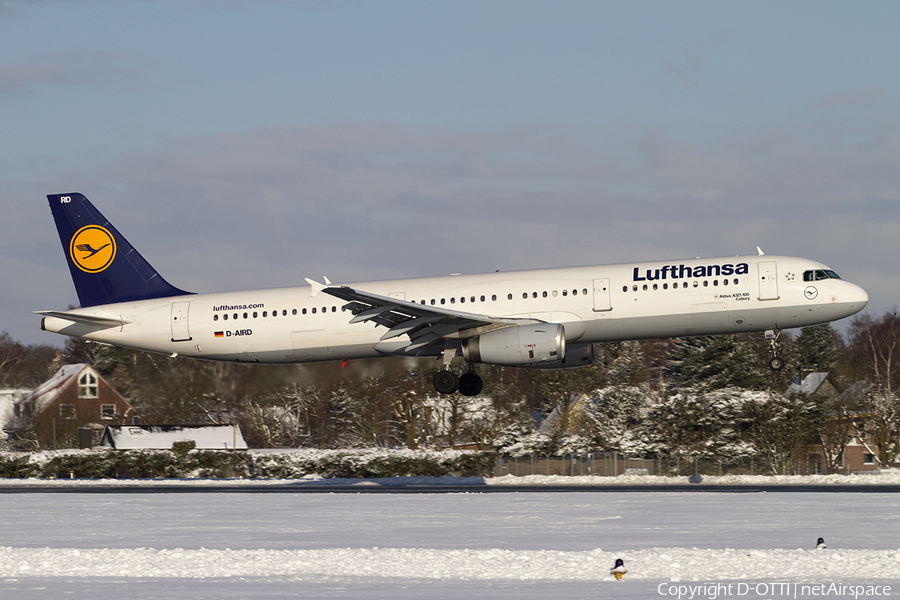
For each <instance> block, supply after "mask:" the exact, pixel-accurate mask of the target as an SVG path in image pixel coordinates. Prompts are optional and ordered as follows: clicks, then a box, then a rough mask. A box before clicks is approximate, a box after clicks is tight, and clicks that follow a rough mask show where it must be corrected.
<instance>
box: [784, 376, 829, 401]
mask: <svg viewBox="0 0 900 600" xmlns="http://www.w3.org/2000/svg"><path fill="white" fill-rule="evenodd" d="M826 379H828V373H810V374H808V375H807V376H806V377H804V378H803V381H800V377H799V376H798V377H797V379H795V380H794V382H793V383H792V384H791V386H790V387H789V388H788V389H787V391H786V392H785V393H784V395H785V396H793V395H794V394H814V393H815V392H816V390H818V389H819V388H820V387H822V384H823V383H825V380H826Z"/></svg>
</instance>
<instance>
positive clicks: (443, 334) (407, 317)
mask: <svg viewBox="0 0 900 600" xmlns="http://www.w3.org/2000/svg"><path fill="white" fill-rule="evenodd" d="M307 281H308V282H309V283H310V285H312V286H313V295H315V294H317V293H319V292H322V293H325V294H328V295H330V296H334V297H335V298H340V299H341V300H345V301H346V302H347V304H345V305H344V306H343V308H344V309H345V310H348V311H350V312H351V313H353V317H352V318H351V319H350V322H351V323H362V322H365V321H372V322H373V323H375V325H376V326H380V327H385V328H386V329H387V331H385V333H384V335H383V336H381V340H382V341H386V340H390V339H393V338H397V337H400V336H402V335H408V336H409V340H410V342H409V344H408V345H407V346H405V347H404V348H402V352H404V353H406V354H414V355H421V354H432V353H434V352H435V351H437V352H441V351H443V349H444V340H445V339H462V338H466V337H472V336H475V335H479V334H482V333H486V332H488V331H492V330H494V329H503V328H505V327H510V326H513V325H522V324H524V323H537V322H539V321H536V320H534V319H509V318H499V317H492V316H490V315H485V314H476V313H470V312H464V311H457V310H450V309H447V308H442V307H437V306H429V305H426V304H418V303H416V302H409V301H407V300H400V299H399V298H390V297H388V296H381V295H379V294H373V293H371V292H366V291H363V290H358V289H355V288H351V287H348V286H344V285H322V284H319V283H317V282H315V281H312V280H309V279H307ZM326 281H327V280H326Z"/></svg>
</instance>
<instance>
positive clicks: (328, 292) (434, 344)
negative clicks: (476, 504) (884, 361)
mask: <svg viewBox="0 0 900 600" xmlns="http://www.w3.org/2000/svg"><path fill="white" fill-rule="evenodd" d="M47 199H48V201H49V202H50V210H51V212H52V214H53V218H54V220H55V222H56V227H57V231H58V233H59V238H60V241H61V243H62V246H63V251H64V253H65V256H66V261H67V263H68V265H69V271H70V272H71V275H72V280H73V282H74V284H75V289H76V292H77V294H78V299H79V302H80V303H81V307H80V308H76V309H73V310H65V311H59V310H44V311H35V313H36V314H40V315H42V316H43V318H42V320H41V328H42V329H43V330H45V331H50V332H54V333H60V334H64V335H68V336H73V337H77V338H83V339H85V340H92V341H96V342H102V343H106V344H112V345H115V346H122V347H126V348H133V349H137V350H145V351H150V352H157V353H164V354H168V355H170V356H172V357H176V356H183V357H190V358H196V359H206V360H215V361H231V362H242V363H266V364H285V363H305V362H314V361H332V360H343V361H347V360H352V359H362V358H375V357H410V356H415V357H435V358H438V359H440V360H441V361H442V368H441V369H440V370H439V371H438V372H437V374H436V375H435V376H434V380H433V384H434V387H435V389H436V390H437V391H438V392H439V393H441V394H452V393H454V392H459V393H460V394H462V395H466V396H474V395H477V394H478V393H480V392H481V390H482V385H483V383H482V380H481V378H480V377H479V376H478V374H477V373H476V372H475V368H474V365H476V364H479V363H481V364H492V365H504V366H515V367H526V368H545V369H559V368H571V367H578V366H583V365H589V364H591V363H593V362H594V360H595V354H594V344H596V343H600V342H613V341H623V340H638V339H656V338H673V337H683V336H698V335H716V334H731V333H743V332H756V331H764V332H766V338H767V339H768V341H769V345H770V352H771V359H770V366H771V368H772V369H775V370H779V369H781V368H783V367H784V360H783V359H782V358H781V357H779V356H778V355H777V352H776V340H777V338H778V335H779V334H780V333H781V331H782V330H783V329H790V328H797V327H807V326H810V325H817V324H820V323H827V322H830V321H835V320H837V319H842V318H845V317H849V316H850V315H853V314H855V313H857V312H859V311H860V310H862V309H863V308H864V307H865V306H866V304H867V303H868V300H869V297H868V295H867V294H866V292H865V290H863V289H862V288H861V287H859V286H857V285H855V284H853V283H850V282H848V281H844V280H842V279H841V278H840V277H838V275H837V274H836V273H835V272H834V271H833V270H831V269H830V268H828V267H827V266H825V265H823V264H821V263H818V262H815V261H811V260H807V259H804V258H795V257H789V256H772V255H766V254H764V253H763V252H762V250H760V249H759V248H758V247H757V254H756V255H748V256H734V257H720V258H696V259H678V260H668V261H657V262H641V263H624V264H613V265H599V266H583V267H569V268H560V269H541V270H530V271H511V272H494V273H483V274H473V275H461V274H460V275H450V276H445V277H426V278H417V279H404V280H394V281H373V282H367V283H350V284H334V283H331V281H329V280H328V278H325V279H324V282H321V283H320V282H318V281H314V280H312V279H306V283H307V284H308V285H306V286H301V287H287V288H277V289H265V290H250V291H237V292H217V293H208V294H197V293H191V292H186V291H184V290H181V289H179V288H176V287H174V286H172V285H171V284H170V283H168V282H167V281H166V280H165V279H163V277H162V276H161V275H160V274H159V273H158V272H157V271H156V269H154V268H153V267H152V266H150V263H148V262H147V260H146V259H144V257H143V256H141V254H140V253H139V252H138V251H137V250H135V248H134V247H133V246H132V245H131V244H130V243H129V242H128V241H127V240H126V239H125V238H124V237H123V236H122V235H121V234H120V233H119V232H118V230H117V229H116V228H115V227H114V226H113V225H112V224H111V223H110V222H109V221H108V220H107V219H106V218H105V217H104V216H103V215H102V214H101V213H100V211H98V210H97V209H96V208H95V207H94V206H93V204H92V203H91V202H90V201H89V200H88V199H87V198H86V197H85V196H84V195H82V194H79V193H68V194H52V195H48V196H47ZM457 373H461V374H460V375H458V374H457Z"/></svg>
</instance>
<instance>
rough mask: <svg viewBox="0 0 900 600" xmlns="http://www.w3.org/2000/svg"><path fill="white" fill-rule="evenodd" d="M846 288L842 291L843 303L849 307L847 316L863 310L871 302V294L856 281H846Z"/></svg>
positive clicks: (841, 298) (841, 299)
mask: <svg viewBox="0 0 900 600" xmlns="http://www.w3.org/2000/svg"><path fill="white" fill-rule="evenodd" d="M845 283H846V284H847V288H846V290H842V291H841V295H840V301H841V304H842V305H844V306H846V307H847V311H848V312H847V316H850V315H853V314H856V313H858V312H859V311H861V310H862V309H864V308H865V307H866V304H868V303H869V294H867V293H866V290H864V289H862V288H861V287H859V286H858V285H856V284H855V283H850V282H845Z"/></svg>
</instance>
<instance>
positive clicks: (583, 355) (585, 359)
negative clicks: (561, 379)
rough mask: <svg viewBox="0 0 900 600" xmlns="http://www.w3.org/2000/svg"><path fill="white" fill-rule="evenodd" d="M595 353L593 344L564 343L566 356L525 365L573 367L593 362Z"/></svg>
mask: <svg viewBox="0 0 900 600" xmlns="http://www.w3.org/2000/svg"><path fill="white" fill-rule="evenodd" d="M596 360H597V353H596V352H595V350H594V344H566V357H565V358H564V359H562V360H561V361H557V362H545V363H539V364H536V365H526V367H527V368H529V369H574V368H575V367H586V366H588V365H592V364H594V361H596Z"/></svg>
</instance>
